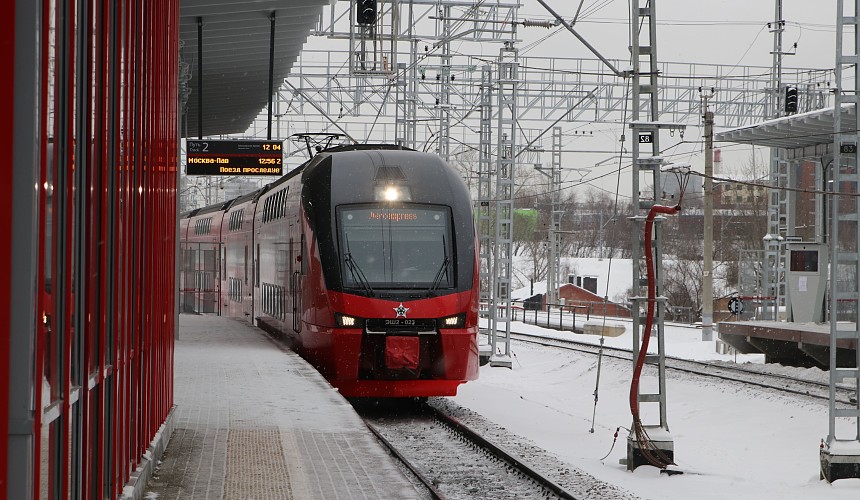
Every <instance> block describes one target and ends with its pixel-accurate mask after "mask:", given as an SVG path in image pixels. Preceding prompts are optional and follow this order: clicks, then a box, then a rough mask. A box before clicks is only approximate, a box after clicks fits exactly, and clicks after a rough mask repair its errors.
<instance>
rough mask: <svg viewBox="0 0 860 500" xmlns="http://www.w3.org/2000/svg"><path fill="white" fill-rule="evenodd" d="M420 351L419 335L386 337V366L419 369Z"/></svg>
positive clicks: (395, 368)
mask: <svg viewBox="0 0 860 500" xmlns="http://www.w3.org/2000/svg"><path fill="white" fill-rule="evenodd" d="M420 352H421V343H420V341H419V339H418V337H394V336H392V337H386V338H385V366H386V367H387V368H389V369H394V370H397V369H404V368H405V369H408V370H417V369H418V360H419V357H420Z"/></svg>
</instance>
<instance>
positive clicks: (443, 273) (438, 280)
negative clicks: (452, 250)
mask: <svg viewBox="0 0 860 500" xmlns="http://www.w3.org/2000/svg"><path fill="white" fill-rule="evenodd" d="M442 251H443V252H444V253H445V258H444V259H442V265H441V266H439V270H438V271H436V277H435V278H433V285H432V286H431V287H430V290H428V293H429V294H430V295H431V296H432V295H434V294H435V292H436V290H438V289H439V285H441V284H442V277H443V276H447V275H448V262H449V261H450V260H451V259H449V258H448V246H447V245H446V244H445V237H444V236H443V237H442Z"/></svg>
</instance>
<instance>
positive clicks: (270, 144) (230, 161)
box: [185, 140, 284, 175]
mask: <svg viewBox="0 0 860 500" xmlns="http://www.w3.org/2000/svg"><path fill="white" fill-rule="evenodd" d="M283 153H284V146H283V144H282V142H281V141H259V140H237V141H236V140H205V141H204V140H188V141H186V157H187V158H186V165H185V173H186V174H187V175H282V174H283V161H284V154H283Z"/></svg>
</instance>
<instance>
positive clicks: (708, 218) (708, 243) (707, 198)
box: [699, 89, 714, 342]
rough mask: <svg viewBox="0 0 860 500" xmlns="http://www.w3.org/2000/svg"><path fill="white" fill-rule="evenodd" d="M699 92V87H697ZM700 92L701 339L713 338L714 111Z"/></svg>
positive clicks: (708, 96) (709, 95) (708, 339)
mask: <svg viewBox="0 0 860 500" xmlns="http://www.w3.org/2000/svg"><path fill="white" fill-rule="evenodd" d="M699 91H700V92H701V89H699ZM713 96H714V93H713V89H711V92H710V93H709V94H702V101H703V103H704V106H703V107H704V109H705V185H704V187H703V189H702V190H703V191H704V193H703V194H704V212H705V213H704V217H705V228H704V233H705V234H704V240H705V243H704V254H705V255H704V259H703V262H704V263H703V269H702V341H703V342H709V341H711V340H714V331H713V324H714V263H713V255H714V181H713V176H714V113H713V112H711V111H710V110H708V99H710V98H711V97H713Z"/></svg>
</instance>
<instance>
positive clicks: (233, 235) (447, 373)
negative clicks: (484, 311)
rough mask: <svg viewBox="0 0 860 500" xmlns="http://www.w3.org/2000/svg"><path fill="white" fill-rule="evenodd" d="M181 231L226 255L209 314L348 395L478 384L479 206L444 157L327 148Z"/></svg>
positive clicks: (186, 221)
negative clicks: (247, 329) (257, 330)
mask: <svg viewBox="0 0 860 500" xmlns="http://www.w3.org/2000/svg"><path fill="white" fill-rule="evenodd" d="M181 231H182V234H181V236H180V237H181V239H182V241H183V244H185V245H190V244H198V245H199V244H203V245H213V248H216V250H215V251H214V252H213V253H212V255H213V257H214V258H215V260H216V261H217V263H216V264H215V266H216V267H217V273H216V276H217V278H216V279H217V281H218V283H219V288H220V290H219V291H218V292H217V295H218V298H219V299H220V300H218V301H217V303H214V300H213V301H211V303H210V304H211V305H214V307H212V308H210V309H211V310H208V311H205V312H215V313H220V314H223V315H226V316H234V317H241V318H246V319H247V320H248V321H251V322H252V323H253V324H256V325H258V326H260V327H261V328H263V329H266V330H268V331H269V332H271V333H272V334H275V335H278V336H282V337H284V338H286V339H288V340H292V341H294V342H293V344H294V345H295V346H296V348H297V350H298V352H299V353H300V354H301V355H302V356H303V357H304V358H305V359H307V360H308V361H309V362H310V363H311V364H313V365H314V366H315V367H316V368H317V369H318V370H319V371H320V373H322V374H323V375H324V376H325V377H326V379H327V380H328V381H329V382H330V383H331V384H332V385H333V386H334V387H335V388H337V389H338V390H339V391H340V392H341V393H342V394H343V395H344V396H347V397H371V398H381V397H426V396H437V395H454V394H456V391H457V387H458V385H460V384H461V383H463V382H465V381H468V380H473V379H475V378H476V377H477V374H478V345H477V331H478V327H477V322H478V295H479V291H478V259H477V257H478V256H477V243H476V231H475V225H474V219H473V216H472V204H471V199H470V196H469V192H468V189H467V187H466V185H465V184H464V182H463V180H462V178H461V177H460V176H459V175H458V174H457V172H456V171H454V169H453V168H451V167H450V166H449V165H448V164H447V163H445V162H444V161H443V160H442V159H441V158H439V157H438V156H436V155H433V154H428V153H421V152H417V151H413V150H409V149H406V148H402V147H399V146H389V145H354V146H341V147H337V148H332V149H329V150H325V151H322V152H320V153H318V154H317V155H316V156H314V157H313V158H312V159H311V160H309V161H308V162H306V163H305V164H303V165H301V166H299V167H297V168H296V169H294V170H292V171H291V172H289V173H288V174H286V175H285V176H283V177H282V178H280V179H279V180H277V181H275V182H273V183H271V184H269V185H268V186H265V187H264V188H262V189H260V190H258V191H256V192H254V193H251V194H248V195H246V196H243V197H240V198H237V199H235V200H231V201H228V202H226V203H224V204H222V205H220V206H211V207H205V208H202V209H198V210H195V211H192V212H190V213H187V214H184V216H183V218H182V220H181ZM192 285H193V284H191V283H186V284H184V285H183V287H185V288H188V287H189V286H192ZM204 302H205V301H204Z"/></svg>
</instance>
